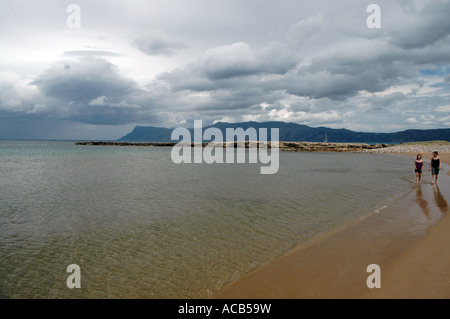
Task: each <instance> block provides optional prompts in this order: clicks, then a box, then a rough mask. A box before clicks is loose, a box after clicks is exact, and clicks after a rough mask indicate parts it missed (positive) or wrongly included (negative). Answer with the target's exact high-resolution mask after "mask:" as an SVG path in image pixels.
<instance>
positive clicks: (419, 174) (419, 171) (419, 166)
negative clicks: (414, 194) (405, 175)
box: [414, 154, 423, 184]
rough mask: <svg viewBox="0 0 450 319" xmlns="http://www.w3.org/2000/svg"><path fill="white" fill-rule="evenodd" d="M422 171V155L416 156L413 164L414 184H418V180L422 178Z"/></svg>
mask: <svg viewBox="0 0 450 319" xmlns="http://www.w3.org/2000/svg"><path fill="white" fill-rule="evenodd" d="M422 169H423V159H422V155H420V154H417V157H416V161H415V162H414V171H415V172H416V183H417V184H420V179H421V177H422Z"/></svg>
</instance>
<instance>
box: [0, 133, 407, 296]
mask: <svg viewBox="0 0 450 319" xmlns="http://www.w3.org/2000/svg"><path fill="white" fill-rule="evenodd" d="M171 149H172V148H171V147H133V146H92V145H75V142H74V141H0V297H1V298H156V299H173V298H211V297H213V296H214V295H215V294H216V293H217V292H218V291H219V290H220V289H221V288H222V287H223V286H224V285H226V284H227V283H229V282H232V281H233V280H236V279H238V278H240V277H241V276H243V275H244V274H246V273H248V272H250V271H252V270H253V269H255V268H257V267H260V266H262V265H264V264H266V263H268V262H270V261H271V260H273V259H274V258H276V257H278V256H280V255H282V254H284V253H286V252H288V251H289V250H291V249H293V248H294V247H297V246H299V245H303V244H306V243H308V242H309V241H311V240H313V238H315V237H316V236H318V235H320V234H325V233H328V232H331V231H333V230H336V229H339V228H341V227H345V225H348V224H350V223H353V222H355V221H357V220H361V219H364V218H366V217H368V216H370V215H373V214H377V213H379V212H380V211H382V210H383V208H385V207H386V206H388V205H389V203H391V202H392V201H394V200H395V199H396V198H399V197H401V196H403V195H405V194H406V193H408V192H410V191H411V190H412V189H413V185H414V182H415V176H414V172H413V163H411V159H410V158H407V157H402V156H393V155H387V154H370V153H291V152H280V153H279V169H278V171H277V172H276V174H260V167H261V164H259V163H248V162H246V163H234V164H231V163H223V164H220V163H213V164H207V163H192V164H187V163H181V164H175V163H174V162H173V161H172V159H171ZM70 265H77V266H78V267H79V271H78V273H77V276H78V277H77V279H78V283H79V285H80V288H76V287H75V288H73V286H72V288H70V287H69V286H70V284H69V281H70V282H71V283H73V282H74V281H73V274H74V273H73V270H72V269H73V268H70V267H69V266H70ZM68 267H69V268H68Z"/></svg>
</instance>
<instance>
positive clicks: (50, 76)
mask: <svg viewBox="0 0 450 319" xmlns="http://www.w3.org/2000/svg"><path fill="white" fill-rule="evenodd" d="M31 84H32V85H36V86H37V87H38V88H39V89H40V90H41V92H42V93H43V94H44V95H45V96H47V97H53V98H56V99H59V100H61V101H65V102H70V101H72V102H75V103H84V104H87V103H89V102H90V101H91V100H93V99H95V98H97V97H100V96H106V97H108V98H109V99H112V100H114V101H117V100H120V99H121V98H122V97H124V96H127V95H129V94H131V93H134V92H136V91H138V90H139V89H138V86H137V85H136V83H135V82H134V81H132V80H130V79H126V78H124V77H122V76H121V75H120V74H119V73H118V71H117V69H116V67H115V66H114V65H113V64H111V63H110V62H108V61H106V60H104V59H102V58H94V57H83V58H80V59H77V60H72V61H62V62H57V63H55V64H54V65H52V66H51V67H50V68H49V69H48V70H46V71H45V72H44V73H43V74H42V75H40V76H39V77H38V78H36V79H35V80H34V81H33V82H32V83H31Z"/></svg>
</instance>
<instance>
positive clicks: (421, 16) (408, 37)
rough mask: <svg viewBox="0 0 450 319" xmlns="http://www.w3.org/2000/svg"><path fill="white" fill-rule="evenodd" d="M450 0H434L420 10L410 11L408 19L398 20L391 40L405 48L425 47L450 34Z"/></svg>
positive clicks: (446, 38) (391, 33) (391, 34)
mask: <svg viewBox="0 0 450 319" xmlns="http://www.w3.org/2000/svg"><path fill="white" fill-rule="evenodd" d="M449 12H450V2H449V1H439V0H432V1H429V2H427V3H426V4H425V5H424V7H423V8H422V9H421V10H420V11H415V10H414V11H410V12H409V14H408V15H407V16H406V19H402V20H401V21H398V23H397V24H396V25H394V26H393V28H392V30H393V31H391V32H390V36H391V40H390V42H391V43H392V44H394V45H396V46H399V47H401V48H403V49H416V48H423V47H427V46H430V45H433V44H435V43H436V42H439V41H446V40H448V39H449V35H450V19H449V18H448V13H449Z"/></svg>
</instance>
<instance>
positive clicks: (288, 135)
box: [118, 122, 450, 143]
mask: <svg viewBox="0 0 450 319" xmlns="http://www.w3.org/2000/svg"><path fill="white" fill-rule="evenodd" d="M210 127H216V128H218V129H220V130H221V132H222V134H223V137H224V139H225V133H226V128H233V129H234V128H239V127H240V128H243V129H244V130H246V129H248V128H250V127H253V128H255V129H256V130H257V131H258V129H259V128H267V135H268V139H269V140H271V135H270V129H271V128H278V129H279V140H280V141H286V142H293V141H296V142H299V141H300V142H324V141H327V142H335V143H405V142H419V141H432V140H445V141H450V129H433V130H406V131H401V132H395V133H366V132H354V131H350V130H347V129H332V128H328V127H309V126H307V125H301V124H296V123H285V122H263V123H258V122H243V123H223V122H218V123H216V124H214V125H211V126H205V127H203V132H204V131H205V130H206V129H208V128H210ZM189 130H190V131H191V134H193V129H192V128H190V129H189ZM172 131H173V129H170V128H165V127H154V126H136V127H135V128H134V130H133V131H132V132H131V133H129V134H127V135H125V136H124V137H122V138H120V139H119V140H118V141H128V142H177V140H171V134H172ZM192 139H193V135H192ZM258 139H260V138H259V137H258Z"/></svg>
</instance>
